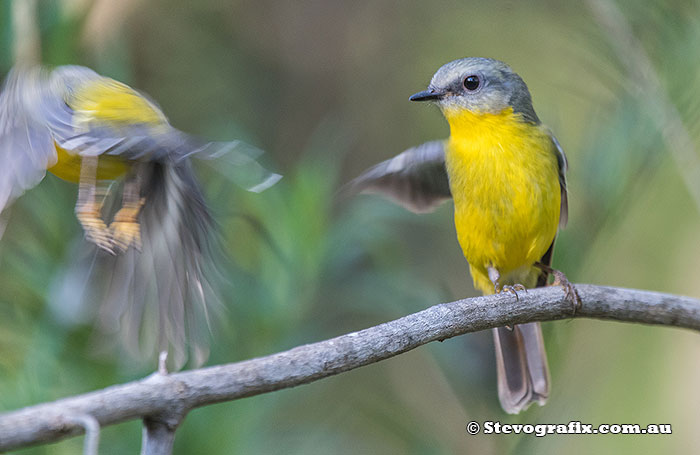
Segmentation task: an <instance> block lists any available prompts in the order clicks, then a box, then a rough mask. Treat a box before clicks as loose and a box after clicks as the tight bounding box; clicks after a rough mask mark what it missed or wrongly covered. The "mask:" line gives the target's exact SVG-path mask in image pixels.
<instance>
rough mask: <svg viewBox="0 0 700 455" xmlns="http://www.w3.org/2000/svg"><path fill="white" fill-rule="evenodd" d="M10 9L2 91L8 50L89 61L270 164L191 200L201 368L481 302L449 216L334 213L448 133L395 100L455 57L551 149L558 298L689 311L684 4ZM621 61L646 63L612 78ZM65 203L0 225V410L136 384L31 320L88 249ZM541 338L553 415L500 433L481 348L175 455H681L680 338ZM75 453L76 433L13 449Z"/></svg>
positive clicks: (179, 442) (695, 71) (128, 446)
mask: <svg viewBox="0 0 700 455" xmlns="http://www.w3.org/2000/svg"><path fill="white" fill-rule="evenodd" d="M17 3H25V0H19V1H16V2H14V3H13V2H12V1H9V0H2V1H0V74H5V73H6V72H7V71H8V70H9V68H10V67H11V66H12V64H13V61H14V59H15V55H16V54H17V52H19V53H20V54H23V55H31V54H32V53H34V55H35V56H36V58H40V59H41V61H42V62H43V63H45V64H49V65H58V64H67V63H78V64H83V65H87V66H90V67H92V68H94V69H96V70H97V71H99V72H101V73H103V74H106V75H109V76H112V77H115V78H117V79H120V80H122V81H124V82H127V83H129V84H130V85H132V86H134V87H136V88H138V89H141V90H143V91H145V92H146V93H149V94H150V95H151V96H152V97H153V98H154V99H155V100H156V101H157V102H159V103H160V105H161V106H162V108H163V109H164V111H165V112H166V114H167V115H168V116H169V117H170V119H171V121H172V123H173V124H174V125H175V126H176V127H178V128H180V129H183V130H185V131H188V132H192V133H196V134H199V135H202V136H206V137H210V138H212V139H233V138H241V139H244V140H245V141H247V142H249V143H251V144H254V145H256V146H258V147H260V148H262V149H264V150H266V151H267V156H266V158H267V164H268V165H271V166H272V167H274V168H275V169H277V170H279V171H280V172H282V173H283V174H284V175H285V178H284V179H283V181H282V182H281V183H280V184H278V185H277V186H275V187H274V188H272V189H271V190H269V191H267V192H265V193H263V194H261V195H250V194H245V193H243V192H242V191H240V190H238V189H236V188H234V187H231V186H230V185H227V184H226V183H225V182H217V181H215V180H214V179H208V178H207V179H206V180H207V181H208V182H209V183H208V184H207V185H206V189H207V193H208V196H209V200H210V201H211V205H212V207H213V209H214V211H215V214H216V217H217V221H218V223H219V225H220V232H221V241H222V245H223V250H224V251H225V252H226V253H227V255H228V257H229V258H230V259H229V260H228V261H227V262H226V263H225V265H224V274H225V275H226V277H227V280H226V282H225V283H222V284H221V289H222V291H221V292H222V297H223V301H224V302H225V303H226V309H225V311H223V312H222V313H221V315H220V316H219V317H218V320H217V321H216V323H215V324H214V326H213V328H212V330H213V333H212V348H213V349H212V355H211V357H210V359H209V362H208V364H218V363H225V362H233V361H237V360H243V359H248V358H251V357H254V356H262V355H266V354H270V353H274V352H277V351H280V350H284V349H288V348H291V347H294V346H296V345H299V344H302V343H308V342H314V341H319V340H323V339H326V338H329V337H332V336H335V335H339V334H343V333H346V332H349V331H353V330H358V329H362V328H365V327H368V326H372V325H376V324H379V323H381V322H384V321H387V320H391V319H394V318H398V317H400V316H403V315H405V314H408V313H411V312H415V311H418V310H421V309H423V308H426V307H428V306H430V305H433V304H436V303H439V302H444V301H450V300H454V299H457V298H462V297H468V296H473V295H475V291H474V289H473V288H472V286H471V279H470V277H469V275H468V269H467V264H466V262H465V261H464V259H463V258H462V256H461V251H460V249H459V246H458V244H457V241H456V238H455V235H454V231H453V226H452V219H451V216H452V206H451V204H445V205H444V206H443V207H441V208H440V209H439V210H437V211H436V212H435V213H433V214H430V215H424V216H417V215H413V214H410V213H408V212H406V211H404V210H403V209H401V208H398V207H395V206H393V205H392V204H391V203H389V202H386V201H384V200H381V199H379V198H377V197H370V196H362V197H358V198H357V199H355V200H353V201H349V202H347V203H343V204H340V203H338V202H337V201H336V200H335V199H334V195H335V192H336V191H337V189H338V187H339V185H341V184H342V183H343V182H345V181H347V180H349V179H350V178H352V177H353V176H356V175H357V174H359V173H360V172H361V171H362V170H363V169H365V168H367V167H369V166H370V165H372V164H374V163H376V162H378V161H380V160H383V159H386V158H389V157H391V156H393V155H395V154H397V153H399V152H401V151H402V150H404V149H405V148H408V147H410V146H413V145H417V144H420V143H422V142H424V141H427V140H431V139H436V138H442V137H446V136H447V134H448V127H447V124H446V122H445V121H444V120H443V119H442V117H441V115H440V113H439V112H438V110H437V108H435V107H430V106H425V105H417V104H411V103H409V102H408V100H407V98H408V96H409V95H410V94H412V93H414V92H416V91H419V90H422V89H423V88H424V87H425V86H426V84H427V83H428V81H429V80H430V77H431V76H432V74H433V73H434V71H435V70H436V69H437V68H438V67H439V66H440V65H442V64H443V63H446V62H448V61H450V60H453V59H455V58H459V57H463V56H488V57H494V58H498V59H501V60H504V61H506V62H508V63H509V64H510V65H511V66H512V67H513V68H514V69H515V70H516V71H517V72H518V73H519V74H520V75H521V76H522V77H523V78H524V79H525V81H526V82H527V83H528V85H529V87H530V90H531V92H532V95H533V99H534V104H535V108H536V110H537V112H538V114H539V116H540V118H541V119H543V121H544V122H545V123H547V124H548V125H549V126H550V127H552V129H553V130H554V131H555V132H556V134H557V137H558V139H559V141H560V142H561V144H562V145H563V147H564V149H565V150H566V152H567V154H568V157H569V161H570V174H569V182H570V184H569V185H570V196H569V200H570V206H571V216H570V221H569V226H568V228H567V229H566V230H564V231H563V232H562V233H561V235H560V238H559V241H558V245H557V249H556V252H555V258H554V265H555V266H556V267H557V268H560V269H562V270H564V271H565V272H566V273H567V274H568V276H569V278H571V279H572V280H574V281H576V282H588V283H596V284H606V285H616V286H626V287H635V288H643V289H651V290H657V291H665V292H672V293H678V294H686V295H690V296H695V297H700V290H698V269H699V268H700V242H698V232H699V229H700V215H699V213H700V207H699V206H698V204H697V203H696V202H697V201H694V199H693V198H692V196H691V194H692V192H693V191H697V189H695V190H693V189H692V187H693V185H700V180H699V179H697V178H695V179H693V178H692V175H690V176H689V173H692V172H693V169H694V166H697V164H696V163H697V162H698V161H700V156H699V155H698V154H697V153H696V150H695V149H696V148H697V147H698V145H700V143H699V140H700V60H699V59H698V55H699V54H700V2H698V1H693V0H672V1H656V2H654V1H640V2H619V5H617V4H616V3H614V2H613V3H610V2H609V1H608V0H603V1H601V2H559V1H555V0H538V1H534V0H533V1H528V2H519V1H491V2H477V1H471V0H470V1H456V0H452V1H434V2H425V1H397V0H357V1H354V2H350V1H341V0H302V1H294V2H286V1H280V0H254V1H253V0H239V1H223V0H222V1H214V0H199V1H196V2H191V1H187V0H167V1H166V0H153V1H146V0H120V1H113V0H39V1H38V2H35V1H29V0H26V4H27V5H29V6H28V7H26V6H25V7H22V6H20V7H18V6H17ZM595 5H599V6H600V5H603V6H605V5H608V6H609V5H613V7H614V8H615V10H614V11H619V12H620V13H621V14H620V15H619V16H615V15H613V16H610V15H609V14H606V13H604V12H601V11H602V10H601V8H599V7H598V8H597V7H596V6H595ZM32 6H36V10H35V11H32ZM18 9H21V10H23V11H20V12H18V11H17V10H18ZM27 12H28V13H29V15H27V14H25V13H27ZM611 20H612V24H613V27H612V28H610V27H609V25H610V21H611ZM606 24H607V25H606ZM620 33H622V35H620ZM621 36H622V38H621ZM630 36H631V37H632V39H631V40H630V39H623V38H624V37H627V38H629V37H630ZM18 40H19V41H18ZM640 55H643V56H645V57H644V58H646V59H648V63H649V65H648V66H646V67H644V65H642V68H641V69H640V67H639V66H637V67H635V66H634V63H633V64H632V65H628V64H627V63H626V61H627V60H626V59H629V58H630V57H633V59H636V60H637V63H639V59H638V58H637V57H638V56H640ZM642 60H644V59H642ZM669 112H670V114H669ZM674 128H675V129H674ZM669 131H670V132H672V134H668V133H669ZM665 133H667V134H666V135H665V136H664V134H665ZM679 135H680V136H682V137H685V138H686V139H688V140H687V141H685V142H683V141H680V142H681V143H680V145H681V146H684V148H683V150H680V151H679V144H678V143H676V144H675V146H670V145H669V142H670V143H671V144H673V143H674V141H675V142H679V141H678V140H677V139H678V137H679ZM679 156H684V157H685V158H684V159H685V160H686V161H685V162H683V163H682V164H681V160H680V159H679ZM0 165H2V163H0ZM205 177H206V176H205ZM686 177H687V178H686ZM76 193H77V190H76V187H75V186H72V185H70V184H68V183H65V182H63V181H61V180H59V179H57V178H55V177H53V176H51V175H49V176H47V178H46V179H45V180H44V181H43V182H42V183H41V185H39V186H38V187H37V188H35V189H33V190H31V191H29V192H28V193H27V194H25V195H24V196H23V197H22V198H21V199H19V200H18V201H17V202H16V203H15V204H14V205H13V206H12V207H11V209H10V210H8V211H6V212H5V213H3V215H2V223H1V224H2V226H3V227H5V228H6V229H5V233H4V236H3V238H2V240H1V241H0V411H4V410H12V409H16V408H20V407H23V406H27V405H30V404H35V403H40V402H44V401H49V400H54V399H57V398H60V397H65V396H69V395H73V394H78V393H82V392H87V391H91V390H94V389H99V388H103V387H106V386H109V385H112V384H115V383H121V382H125V381H129V380H133V379H137V378H140V377H143V376H144V375H146V374H149V373H150V372H151V371H153V370H154V369H155V365H154V364H151V363H146V362H138V361H133V360H131V359H129V358H125V357H124V356H123V354H122V352H121V351H120V350H119V349H116V348H115V349H114V350H106V351H104V350H102V351H100V352H96V350H95V349H94V348H93V347H92V341H93V339H94V338H93V329H92V328H91V325H90V323H89V320H86V318H80V317H77V316H76V315H69V316H70V317H68V316H66V315H65V314H63V310H62V309H61V308H55V307H54V306H52V305H51V303H50V302H51V296H52V289H55V286H56V280H57V277H59V276H60V275H61V271H62V270H64V269H65V268H66V267H68V266H69V265H70V264H71V261H72V259H73V254H74V251H75V247H74V245H75V242H76V239H79V238H80V237H81V231H80V228H79V226H78V224H77V221H76V220H75V217H74V216H73V205H74V202H75V197H76ZM78 316H79V315H78ZM544 330H545V338H546V342H547V346H548V353H549V359H550V363H551V368H552V382H553V390H552V394H551V397H550V400H549V403H548V404H547V405H546V406H545V407H537V406H535V407H532V408H531V409H529V410H528V411H527V412H525V413H523V414H521V415H519V416H507V415H505V414H504V413H503V412H502V411H501V409H500V407H499V405H498V399H497V395H496V387H495V365H494V358H493V352H492V346H491V343H492V341H491V334H490V333H488V332H484V333H476V334H470V335H466V336H462V337H458V338H454V339H450V340H446V341H445V342H443V343H433V344H431V345H428V346H424V347H421V348H419V349H416V350H415V351H412V352H410V353H407V354H404V355H401V356H399V357H397V358H394V359H391V360H388V361H385V362H381V363H379V364H375V365H372V366H368V367H364V368H361V369H359V370H356V371H352V372H349V373H345V374H342V375H340V376H337V377H333V378H329V379H325V380H323V381H320V382H316V383H313V384H310V385H306V386H302V387H298V388H295V389H291V390H285V391H280V392H276V393H272V394H268V395H264V396H258V397H253V398H248V399H245V400H241V401H236V402H232V403H224V404H219V405H215V406H210V407H207V408H203V409H199V410H195V411H193V412H192V413H191V414H190V415H189V416H188V417H187V419H186V420H185V422H184V423H183V425H182V427H181V428H180V430H179V431H178V433H177V438H176V441H175V452H176V453H180V454H185V453H210V454H219V453H221V454H230V453H246V454H249V453H250V454H255V453H261V454H262V453H264V454H276V453H280V454H281V453H284V454H316V453H318V454H328V453H333V454H350V453H352V454H355V453H383V454H406V453H408V454H453V453H454V454H456V453H460V454H462V453H478V454H489V453H499V454H501V453H517V454H524V453H537V454H545V453H562V452H563V451H566V452H567V453H572V454H576V453H581V454H584V453H586V454H587V453H593V452H601V451H605V452H613V451H614V452H615V453H640V452H644V453H650V452H662V451H663V452H666V453H674V452H680V451H681V450H685V449H686V448H689V447H698V446H699V445H700V432H698V431H697V424H698V422H699V421H700V419H699V416H698V412H699V411H698V409H700V393H698V387H697V385H698V384H700V339H698V336H697V334H693V333H690V332H687V331H683V330H678V329H670V328H661V327H647V326H642V325H634V324H622V323H614V322H602V321H592V320H576V321H563V322H555V323H545V324H544ZM470 420H477V421H484V420H500V421H502V422H504V423H505V422H509V423H531V424H536V423H567V422H569V421H571V420H579V421H582V422H584V423H592V424H596V425H597V424H601V423H639V424H642V425H646V424H650V423H670V424H672V425H673V435H672V436H664V435H662V436H625V435H619V436H595V437H592V436H553V435H552V436H548V437H545V438H535V437H534V436H527V435H525V436H517V435H504V436H484V435H481V436H469V435H468V434H467V433H466V431H465V430H464V428H465V425H466V423H467V422H468V421H470ZM140 437H141V430H140V423H139V422H130V423H125V424H122V425H117V426H113V427H108V428H105V429H103V431H102V436H101V438H102V439H101V453H104V454H112V453H113V454H121V453H136V452H137V451H138V450H139V445H140ZM81 447H82V438H74V439H71V440H67V441H64V442H60V443H58V444H54V445H49V446H42V447H37V448H32V449H27V450H23V451H19V453H26V454H30V453H31V454H35V453H36V454H39V453H57V454H73V453H77V452H79V451H80V450H82V449H81Z"/></svg>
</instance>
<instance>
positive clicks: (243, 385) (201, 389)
mask: <svg viewBox="0 0 700 455" xmlns="http://www.w3.org/2000/svg"><path fill="white" fill-rule="evenodd" d="M576 289H577V290H578V293H579V295H580V297H581V302H582V305H581V307H580V308H579V309H577V310H576V314H575V315H573V314H572V305H571V302H570V301H569V300H567V299H566V298H565V297H564V295H565V293H564V292H563V291H562V289H561V287H558V286H554V287H549V288H540V289H534V290H530V291H529V292H527V293H521V294H520V295H519V299H515V298H513V296H512V295H510V294H501V295H493V296H485V297H478V298H472V299H465V300H459V301H456V302H451V303H444V304H440V305H435V306H432V307H430V308H427V309H425V310H423V311H420V312H418V313H414V314H411V315H408V316H405V317H403V318H400V319H397V320H394V321H391V322H387V323H384V324H380V325H378V326H375V327H371V328H368V329H365V330H361V331H359V332H353V333H349V334H347V335H342V336H339V337H337V338H332V339H330V340H326V341H321V342H318V343H313V344H308V345H304V346H299V347H296V348H294V349H290V350H289V351H284V352H280V353H277V354H272V355H269V356H267V357H261V358H257V359H252V360H246V361H243V362H238V363H232V364H228V365H220V366H215V367H209V368H202V369H199V370H192V371H185V372H181V373H173V374H169V375H167V376H166V375H162V374H158V373H155V374H153V375H151V376H149V377H148V378H145V379H143V380H140V381H135V382H131V383H127V384H122V385H116V386H112V387H108V388H106V389H103V390H99V391H95V392H91V393H87V394H84V395H79V396H75V397H71V398H64V399H62V400H58V401H55V402H52V403H46V404H40V405H36V406H31V407H28V408H24V409H20V410H18V411H13V412H9V413H5V414H0V452H2V451H4V450H11V449H15V448H19V447H25V446H28V445H33V444H39V443H45V442H51V441H57V440H59V439H63V438H65V437H68V436H74V435H77V434H80V433H81V432H82V431H83V428H82V427H81V426H80V425H78V424H72V425H71V422H70V421H67V419H66V418H65V417H64V416H66V415H76V414H89V415H92V416H94V417H95V418H96V419H97V420H98V422H99V423H100V424H101V425H102V426H106V425H111V424H115V423H118V422H122V421H125V420H131V419H144V420H146V421H148V419H151V420H155V421H159V422H164V423H167V424H169V425H171V428H172V429H173V430H174V428H176V427H177V424H178V423H179V422H180V420H181V419H182V418H184V416H185V415H186V414H187V412H188V411H189V410H191V409H193V408H196V407H200V406H205V405H208V404H212V403H218V402H222V401H230V400H235V399H238V398H244V397H249V396H253V395H259V394H262V393H267V392H272V391H274V390H279V389H284V388H288V387H294V386H297V385H300V384H306V383H309V382H312V381H316V380H318V379H321V378H325V377H328V376H332V375H335V374H338V373H342V372H344V371H348V370H352V369H354V368H358V367H361V366H364V365H369V364H371V363H375V362H378V361H380V360H384V359H388V358H390V357H393V356H395V355H398V354H401V353H403V352H406V351H409V350H411V349H414V348H416V347H418V346H421V345H423V344H426V343H429V342H431V341H435V340H444V339H447V338H451V337H454V336H457V335H461V334H464V333H467V332H476V331H479V330H485V329H490V328H493V327H501V326H504V325H512V324H520V323H524V322H530V321H547V320H558V319H566V318H571V317H587V318H598V319H612V320H618V321H626V322H638V323H645V324H659V325H666V326H675V327H684V328H688V329H694V330H698V331H700V300H697V299H692V298H690V297H679V296H674V295H670V294H661V293H656V292H650V291H640V290H634V289H622V288H611V287H603V286H592V285H577V286H576Z"/></svg>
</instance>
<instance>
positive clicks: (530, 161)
mask: <svg viewBox="0 0 700 455" xmlns="http://www.w3.org/2000/svg"><path fill="white" fill-rule="evenodd" d="M445 116H446V117H447V120H448V121H449V123H450V129H451V135H450V139H449V141H448V145H447V148H446V162H447V171H448V174H449V176H450V188H451V191H452V195H453V197H454V203H455V227H456V229H457V237H458V239H459V243H460V245H461V247H462V250H463V252H464V256H465V257H466V259H467V261H469V264H470V267H471V271H472V277H473V278H474V283H475V285H476V286H477V288H479V289H480V290H482V291H483V292H486V293H490V292H493V285H492V284H491V282H490V281H489V279H488V276H487V272H486V269H487V267H489V266H493V267H495V268H496V269H497V270H498V271H499V272H500V273H501V276H502V277H503V279H502V281H501V284H508V283H509V282H510V283H514V282H520V283H521V284H523V285H525V286H528V287H531V286H534V285H535V281H536V272H535V271H534V270H533V267H532V265H533V264H534V263H535V262H536V261H538V260H539V259H540V258H541V257H542V256H543V255H544V253H545V252H546V251H547V249H548V248H549V246H550V245H551V243H552V241H553V240H554V236H555V235H556V232H557V226H558V222H559V210H560V198H561V195H560V188H559V177H558V167H557V158H556V154H555V151H554V145H553V143H552V141H551V139H550V137H549V135H548V133H547V131H545V130H544V128H542V127H541V126H538V125H533V124H530V123H526V122H523V121H522V120H521V119H520V116H519V115H517V114H514V113H513V111H512V109H508V110H506V111H503V112H502V113H500V114H474V113H471V112H469V111H460V112H456V111H452V112H445Z"/></svg>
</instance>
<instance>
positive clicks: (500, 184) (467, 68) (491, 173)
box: [347, 58, 580, 413]
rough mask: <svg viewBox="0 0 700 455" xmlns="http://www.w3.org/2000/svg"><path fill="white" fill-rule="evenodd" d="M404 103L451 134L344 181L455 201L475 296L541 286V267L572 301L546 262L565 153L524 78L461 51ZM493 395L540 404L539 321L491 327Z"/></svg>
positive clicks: (399, 196)
mask: <svg viewBox="0 0 700 455" xmlns="http://www.w3.org/2000/svg"><path fill="white" fill-rule="evenodd" d="M410 100H411V101H432V102H435V103H436V104H437V105H438V106H439V107H440V109H441V110H442V113H443V115H444V116H445V118H446V119H447V121H448V123H449V124H450V137H449V139H447V140H445V141H434V142H428V143H426V144H423V145H420V146H418V147H415V148H412V149H409V150H406V151H405V152H403V153H401V154H400V155H398V156H396V157H395V158H392V159H390V160H387V161H385V162H382V163H380V164H378V165H376V166H374V167H373V168H371V169H369V170H368V171H366V172H365V173H363V174H362V175H361V176H359V177H358V178H356V179H355V180H353V181H352V182H350V184H349V186H348V188H347V189H348V190H350V191H352V192H357V191H360V192H369V193H379V194H382V195H384V196H386V197H388V198H390V199H392V200H394V201H395V202H397V203H399V204H401V205H403V206H404V207H406V208H408V209H410V210H412V211H414V212H417V213H421V212H428V211H431V210H433V209H434V208H436V207H437V206H438V205H440V204H441V203H442V202H444V201H446V200H448V199H450V198H452V199H453V200H454V220H455V228H456V231H457V237H458V240H459V243H460V246H461V247H462V251H463V253H464V256H465V258H466V259H467V261H468V262H469V269H470V272H471V275H472V278H473V280H474V285H475V287H476V288H477V289H479V290H480V291H482V292H483V293H484V294H493V293H500V292H502V291H508V292H511V293H513V294H514V295H515V298H517V292H518V291H520V290H524V289H526V288H532V287H539V286H545V285H546V284H547V282H548V277H549V275H550V274H552V275H553V276H554V283H556V284H559V285H562V286H563V287H564V289H565V291H566V293H567V297H568V298H569V299H571V300H572V303H574V305H578V304H580V302H579V300H578V295H577V294H576V290H575V289H574V287H573V286H572V285H571V284H570V283H569V282H568V280H567V279H566V277H565V276H564V274H563V273H561V272H559V271H557V270H554V269H552V268H551V261H552V252H553V249H554V240H555V237H556V235H557V231H558V229H559V228H562V227H564V226H565V225H566V222H567V216H568V201H567V191H566V170H567V161H566V156H565V155H564V152H563V150H562V149H561V147H560V146H559V143H558V142H557V140H556V139H555V137H554V135H553V134H552V133H551V131H550V130H549V129H548V128H547V127H545V126H544V125H542V123H541V122H540V119H539V118H538V117H537V114H535V110H534V109H533V107H532V100H531V97H530V92H529V90H528V88H527V86H526V85H525V82H523V80H522V79H521V78H520V76H518V75H517V74H516V73H515V72H514V71H513V70H512V69H511V68H510V67H509V66H508V65H506V64H505V63H502V62H500V61H497V60H492V59H487V58H464V59H460V60H455V61H453V62H450V63H447V64H446V65H444V66H442V67H441V68H440V69H439V70H438V71H437V73H435V75H434V76H433V78H432V81H431V82H430V85H429V86H428V89H427V90H425V91H422V92H420V93H416V94H415V95H413V96H411V97H410ZM493 334H494V341H495V347H496V367H497V374H498V394H499V399H500V402H501V406H502V407H503V409H504V410H505V411H506V412H508V413H518V412H520V411H522V410H523V409H525V408H527V407H528V406H529V405H530V404H531V403H533V402H538V403H539V404H540V405H542V404H544V403H545V401H546V400H547V397H548V396H549V390H550V378H549V369H548V366H547V358H546V353H545V349H544V342H543V339H542V330H541V328H540V324H539V322H533V323H528V324H520V325H516V326H513V327H501V328H498V329H494V330H493Z"/></svg>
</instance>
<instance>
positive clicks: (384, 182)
mask: <svg viewBox="0 0 700 455" xmlns="http://www.w3.org/2000/svg"><path fill="white" fill-rule="evenodd" d="M342 191H343V193H376V194H381V195H382V196H385V197H387V198H389V199H391V200H392V201H394V202H396V203H397V204H399V205H402V206H403V207H405V208H407V209H408V210H411V211H413V212H415V213H425V212H430V211H432V210H434V209H435V208H436V207H437V206H439V205H440V204H442V203H443V202H445V201H446V200H447V199H450V198H451V197H452V194H451V193H450V182H449V179H448V177H447V169H446V168H445V144H444V142H443V141H433V142H426V143H425V144H422V145H419V146H418V147H413V148H410V149H408V150H406V151H405V152H403V153H401V154H399V155H397V156H395V157H394V158H392V159H390V160H387V161H383V162H381V163H379V164H377V165H376V166H373V167H372V168H370V169H369V170H367V171H366V172H364V173H363V174H362V175H360V176H359V177H357V178H356V179H354V180H352V181H351V182H350V183H348V184H347V185H346V187H345V188H344V189H343V190H342Z"/></svg>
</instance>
